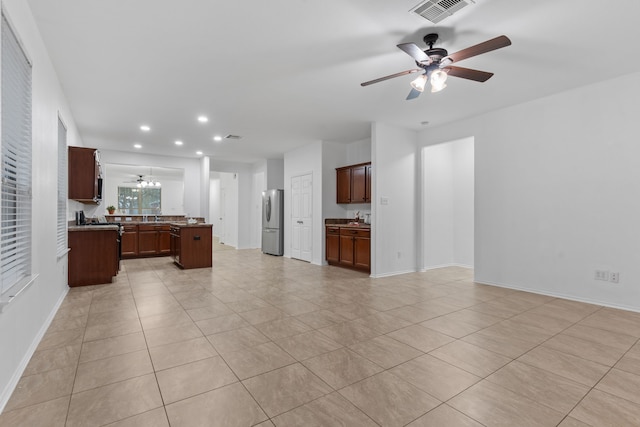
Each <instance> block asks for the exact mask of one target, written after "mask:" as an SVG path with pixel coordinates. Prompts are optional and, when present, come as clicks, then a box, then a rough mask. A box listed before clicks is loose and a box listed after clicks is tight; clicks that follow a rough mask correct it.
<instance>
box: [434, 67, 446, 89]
mask: <svg viewBox="0 0 640 427" xmlns="http://www.w3.org/2000/svg"><path fill="white" fill-rule="evenodd" d="M447 77H448V76H447V73H446V72H445V71H443V70H435V71H433V72H432V73H431V79H430V82H431V92H432V93H435V92H440V91H441V90H442V89H444V88H445V87H447V84H446V83H445V82H446V81H447Z"/></svg>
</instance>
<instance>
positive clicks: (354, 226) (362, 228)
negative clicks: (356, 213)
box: [325, 222, 371, 230]
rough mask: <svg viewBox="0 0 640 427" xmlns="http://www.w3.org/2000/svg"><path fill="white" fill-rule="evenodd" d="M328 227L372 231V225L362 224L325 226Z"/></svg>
mask: <svg viewBox="0 0 640 427" xmlns="http://www.w3.org/2000/svg"><path fill="white" fill-rule="evenodd" d="M325 226H327V227H337V228H359V229H361V230H370V229H371V224H365V223H363V222H361V223H347V224H325Z"/></svg>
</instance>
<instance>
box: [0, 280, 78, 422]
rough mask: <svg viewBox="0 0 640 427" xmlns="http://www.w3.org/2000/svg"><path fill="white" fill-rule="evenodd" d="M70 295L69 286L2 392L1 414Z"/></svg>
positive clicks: (0, 395) (0, 398)
mask: <svg viewBox="0 0 640 427" xmlns="http://www.w3.org/2000/svg"><path fill="white" fill-rule="evenodd" d="M68 293H69V287H68V286H67V288H66V289H65V291H64V292H63V293H62V295H60V298H58V301H57V302H56V304H55V305H54V306H53V309H52V310H51V312H50V313H49V316H47V319H46V320H45V322H44V323H43V324H42V327H41V328H40V330H39V331H38V333H37V334H36V336H35V337H34V339H33V341H32V342H31V345H30V346H29V349H28V350H27V352H26V353H25V355H24V357H23V358H22V361H20V364H19V365H18V368H17V369H16V370H15V372H14V374H13V376H12V377H11V380H10V381H9V383H8V384H7V386H6V387H5V388H4V390H3V391H2V394H0V414H1V413H2V411H3V410H4V407H5V406H6V405H7V403H8V402H9V399H10V398H11V395H12V394H13V392H14V390H15V388H16V386H17V385H18V382H19V381H20V378H22V374H23V373H24V370H25V369H27V365H28V364H29V361H30V360H31V357H33V353H35V352H36V349H37V348H38V344H40V341H42V337H44V334H45V333H46V332H47V329H49V326H50V325H51V322H53V318H54V317H55V315H56V313H57V312H58V309H59V308H60V306H61V305H62V302H63V301H64V299H65V297H66V296H67V294H68Z"/></svg>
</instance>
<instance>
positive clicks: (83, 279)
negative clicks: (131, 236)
mask: <svg viewBox="0 0 640 427" xmlns="http://www.w3.org/2000/svg"><path fill="white" fill-rule="evenodd" d="M112 228H113V229H108V230H106V229H98V227H95V228H91V227H89V228H82V229H79V230H73V229H70V230H69V248H70V251H69V257H68V259H69V272H68V273H69V279H68V280H69V286H71V287H73V286H86V285H99V284H104V283H111V282H112V281H113V277H114V276H115V275H117V274H118V269H119V263H120V259H119V256H118V230H117V229H116V228H115V227H112Z"/></svg>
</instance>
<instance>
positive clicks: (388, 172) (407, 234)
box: [371, 123, 421, 277]
mask: <svg viewBox="0 0 640 427" xmlns="http://www.w3.org/2000/svg"><path fill="white" fill-rule="evenodd" d="M371 142H372V149H371V153H372V159H371V160H372V164H373V165H374V166H375V169H374V172H373V174H372V194H373V195H374V196H373V197H375V200H374V201H373V203H372V204H371V207H372V223H371V224H372V225H371V234H372V250H371V258H372V260H371V261H372V264H371V265H372V268H371V275H372V276H374V277H380V276H387V275H393V274H400V273H405V272H412V271H416V266H417V262H418V258H417V257H418V252H417V250H416V248H417V239H419V236H420V235H421V234H420V225H419V224H418V221H417V218H418V216H417V208H418V206H420V197H421V195H420V194H419V191H418V186H417V176H418V174H417V173H416V171H417V163H418V160H419V159H418V157H419V156H418V155H417V142H418V135H417V133H416V132H414V131H410V130H407V129H402V128H398V127H394V126H390V125H387V124H383V123H374V124H373V126H372V132H371ZM382 199H384V200H386V202H387V204H382V203H381V200H382Z"/></svg>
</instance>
